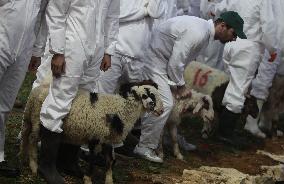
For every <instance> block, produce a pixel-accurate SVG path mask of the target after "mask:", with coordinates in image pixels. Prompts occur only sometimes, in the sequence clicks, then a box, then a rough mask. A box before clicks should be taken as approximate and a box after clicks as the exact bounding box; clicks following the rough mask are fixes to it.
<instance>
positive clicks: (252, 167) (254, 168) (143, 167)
mask: <svg viewBox="0 0 284 184" xmlns="http://www.w3.org/2000/svg"><path fill="white" fill-rule="evenodd" d="M27 83H28V85H27V86H28V87H24V89H22V90H21V91H24V92H22V93H20V94H19V95H22V96H20V98H19V99H21V100H22V101H23V102H25V100H26V97H27V94H28V93H27V91H28V89H29V88H30V84H31V79H29V80H28V81H26V82H25V84H27ZM23 95H25V97H23ZM22 113H23V107H22V108H15V109H14V110H13V112H12V113H11V114H10V117H9V121H8V122H7V126H6V147H5V150H6V159H7V160H8V161H9V162H10V163H12V164H14V165H17V166H19V167H20V168H21V170H22V174H21V176H20V177H18V178H4V177H0V184H16V183H17V184H18V183H21V184H44V183H45V182H44V181H43V180H42V179H41V178H40V177H38V176H33V175H32V174H31V171H30V169H29V168H28V167H27V166H22V164H21V162H20V161H19V158H18V157H17V153H18V151H19V141H18V140H17V139H16V137H17V135H18V133H19V130H20V128H21V119H22ZM200 129H201V123H200V122H199V121H197V120H189V119H185V120H184V121H183V123H182V128H181V130H182V134H183V135H185V137H186V139H187V140H188V141H189V142H191V143H193V144H195V145H197V147H198V150H197V151H194V152H183V154H184V156H185V161H180V160H177V159H175V158H174V157H173V155H172V152H171V149H169V148H166V149H165V153H166V158H165V162H164V163H163V164H155V163H150V162H148V161H145V160H143V159H140V158H126V157H121V156H117V161H116V164H115V166H114V173H113V176H114V181H115V183H118V184H126V183H129V184H159V183H161V184H174V183H176V182H179V181H181V176H182V172H183V170H184V169H192V168H197V167H200V166H203V165H206V166H216V167H229V168H235V169H237V170H239V171H241V172H244V173H247V174H252V175H254V174H259V173H260V172H261V170H260V166H261V165H276V164H278V163H277V162H275V161H273V160H272V159H270V158H268V157H266V156H262V155H258V154H256V150H258V149H261V150H265V151H268V152H271V153H274V154H284V138H272V139H266V140H264V141H260V140H258V139H254V138H252V137H250V136H248V135H247V134H245V133H243V132H242V134H241V135H242V136H248V137H249V139H250V142H251V146H250V148H249V149H246V150H238V149H236V148H234V147H231V146H228V145H224V144H221V143H218V142H216V141H213V140H203V139H202V138H200V133H199V132H200ZM130 150H131V149H130ZM81 165H82V166H83V168H85V166H86V163H85V162H83V161H81ZM64 177H65V180H66V183H68V184H81V183H82V181H81V180H79V179H76V178H72V177H69V176H64ZM103 177H104V169H103V168H100V167H97V168H96V170H95V173H94V181H95V182H94V183H95V184H100V183H103Z"/></svg>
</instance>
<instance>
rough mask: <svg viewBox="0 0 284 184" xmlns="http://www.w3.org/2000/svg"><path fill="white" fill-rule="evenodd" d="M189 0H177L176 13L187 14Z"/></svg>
mask: <svg viewBox="0 0 284 184" xmlns="http://www.w3.org/2000/svg"><path fill="white" fill-rule="evenodd" d="M189 8H190V0H177V10H178V15H179V16H181V15H188V10H189Z"/></svg>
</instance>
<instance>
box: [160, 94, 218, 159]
mask: <svg viewBox="0 0 284 184" xmlns="http://www.w3.org/2000/svg"><path fill="white" fill-rule="evenodd" d="M185 116H187V117H201V118H202V120H203V122H204V124H203V129H202V131H201V133H202V135H207V134H208V132H210V131H211V128H212V125H211V124H212V122H213V119H214V110H213V102H212V99H211V97H210V96H209V95H204V94H202V93H198V92H196V91H195V90H191V96H190V97H187V98H183V99H175V102H174V108H173V110H172V112H171V114H170V117H169V119H168V121H167V123H166V125H165V130H164V131H167V130H168V131H169V134H170V137H171V140H172V143H173V151H174V155H175V156H176V157H177V159H180V160H183V156H182V154H181V152H180V149H179V145H178V141H177V126H178V125H179V124H180V122H181V119H182V118H183V117H185ZM162 138H163V135H162V137H161V139H160V141H161V142H160V144H159V148H158V154H159V156H160V157H161V158H163V156H164V155H163V147H162V145H163V143H162V141H163V139H162Z"/></svg>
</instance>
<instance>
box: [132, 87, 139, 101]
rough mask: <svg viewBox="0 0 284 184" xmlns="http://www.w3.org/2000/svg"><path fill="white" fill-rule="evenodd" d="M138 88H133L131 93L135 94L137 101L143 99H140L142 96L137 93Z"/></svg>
mask: <svg viewBox="0 0 284 184" xmlns="http://www.w3.org/2000/svg"><path fill="white" fill-rule="evenodd" d="M138 89H139V88H138V86H133V87H132V88H131V93H132V94H133V96H134V98H135V99H136V100H140V99H141V98H140V96H139V95H138V93H137V91H138Z"/></svg>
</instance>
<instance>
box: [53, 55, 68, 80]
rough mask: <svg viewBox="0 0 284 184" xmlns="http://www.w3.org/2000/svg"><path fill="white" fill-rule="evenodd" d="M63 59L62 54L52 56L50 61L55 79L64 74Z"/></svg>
mask: <svg viewBox="0 0 284 184" xmlns="http://www.w3.org/2000/svg"><path fill="white" fill-rule="evenodd" d="M65 64H66V63H65V57H64V55H63V54H54V55H53V57H52V60H51V71H52V75H53V76H54V77H55V78H59V77H61V75H62V74H63V73H64V72H65Z"/></svg>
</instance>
